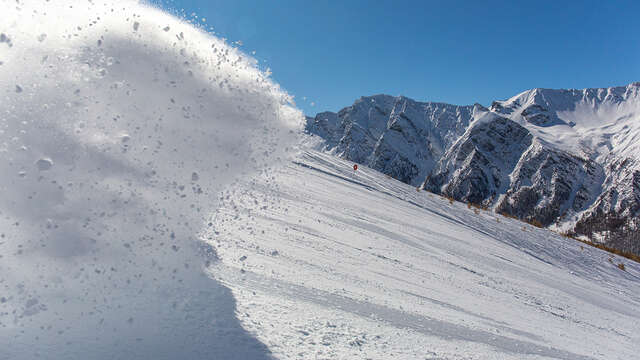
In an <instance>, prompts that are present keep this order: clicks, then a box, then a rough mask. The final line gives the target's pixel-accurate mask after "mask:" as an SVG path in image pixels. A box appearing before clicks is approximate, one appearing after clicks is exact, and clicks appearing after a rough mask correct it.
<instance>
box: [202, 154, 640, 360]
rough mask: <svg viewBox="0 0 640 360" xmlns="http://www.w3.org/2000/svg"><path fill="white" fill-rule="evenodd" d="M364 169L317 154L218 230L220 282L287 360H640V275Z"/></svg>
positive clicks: (608, 258) (236, 209)
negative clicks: (636, 359)
mask: <svg viewBox="0 0 640 360" xmlns="http://www.w3.org/2000/svg"><path fill="white" fill-rule="evenodd" d="M351 165H352V163H351V162H347V161H344V160H341V159H339V158H336V157H333V156H331V155H327V154H324V153H319V152H314V151H309V152H307V153H305V154H303V155H302V156H301V157H300V158H299V159H298V161H296V162H294V163H292V164H291V165H290V166H288V167H286V168H283V169H281V170H279V171H277V172H276V173H273V174H270V175H268V176H262V177H261V178H259V179H255V180H251V181H247V183H246V184H244V185H242V186H239V187H238V188H237V190H234V191H228V192H227V194H226V195H225V197H224V199H225V201H224V204H223V205H224V206H223V207H222V208H221V209H219V210H218V211H217V212H216V213H215V214H213V216H212V222H213V223H214V226H213V227H212V228H211V229H209V230H208V231H207V233H206V236H207V237H209V239H210V240H209V241H210V243H211V244H212V246H214V247H216V249H217V251H218V253H219V254H220V256H221V259H222V261H221V263H218V265H217V266H216V267H215V268H213V269H211V273H212V275H213V276H215V277H216V278H217V279H219V280H220V281H222V282H223V283H225V284H226V285H227V286H229V287H230V288H231V289H233V293H234V295H235V296H236V299H237V301H238V303H237V306H238V313H239V317H240V319H241V321H242V323H243V325H244V326H246V327H247V328H248V329H249V330H251V331H252V332H254V333H256V334H257V337H258V339H260V340H261V341H262V342H264V343H265V344H266V345H267V346H269V348H270V349H271V350H272V351H273V353H274V355H276V356H277V357H280V358H286V359H347V358H353V359H389V358H397V359H609V360H610V359H632V358H636V357H637V354H638V351H639V350H640V348H639V346H638V344H640V331H639V330H640V325H638V324H639V323H640V322H639V321H640V296H639V295H638V294H640V266H639V265H638V264H637V263H633V262H630V261H628V260H626V259H624V258H620V257H618V256H615V255H612V254H609V253H606V252H604V251H601V250H599V249H596V248H592V247H589V246H583V245H582V244H581V243H579V242H577V241H575V240H572V239H568V238H564V237H561V236H559V235H557V234H555V233H553V232H551V231H549V230H545V229H539V228H536V227H533V226H530V225H527V224H524V223H522V222H520V221H517V220H513V219H510V218H505V217H502V216H501V215H497V214H495V213H492V212H488V211H482V210H478V209H475V210H474V209H473V208H467V206H466V205H465V204H462V203H458V202H454V203H449V201H447V200H446V199H445V198H442V197H439V196H436V195H433V194H431V193H428V192H424V191H419V192H418V191H416V188H415V187H411V186H409V185H406V184H404V183H401V182H399V181H396V180H394V179H391V178H390V177H388V176H385V175H383V174H380V173H379V172H377V171H374V170H371V169H369V168H367V167H364V166H363V167H360V168H359V169H358V170H357V171H355V172H354V171H353V170H352V167H351ZM619 263H624V264H625V271H623V270H621V269H619V268H618V267H617V264H619Z"/></svg>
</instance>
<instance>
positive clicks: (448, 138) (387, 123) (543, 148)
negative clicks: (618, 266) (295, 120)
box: [306, 83, 640, 254]
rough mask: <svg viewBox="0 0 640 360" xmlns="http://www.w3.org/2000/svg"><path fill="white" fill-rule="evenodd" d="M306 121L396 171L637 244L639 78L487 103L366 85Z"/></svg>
mask: <svg viewBox="0 0 640 360" xmlns="http://www.w3.org/2000/svg"><path fill="white" fill-rule="evenodd" d="M306 127H307V131H308V132H310V133H312V134H315V135H318V136H320V137H321V138H322V139H324V144H323V148H324V149H328V150H330V151H331V152H332V153H335V154H336V155H339V156H341V157H343V158H345V159H349V160H351V161H354V162H358V163H361V164H366V165H368V166H370V167H371V168H373V169H376V170H378V171H381V172H383V173H385V174H387V175H390V176H392V177H394V178H396V179H398V180H400V181H402V182H405V183H408V184H412V185H421V184H422V185H423V186H424V188H426V189H428V190H430V191H433V192H436V193H441V194H444V195H447V196H450V197H453V198H455V199H458V200H461V201H465V202H472V203H476V204H482V205H484V206H487V207H492V208H493V209H495V210H496V211H499V212H506V213H508V214H510V215H513V216H516V217H518V218H520V219H523V220H528V221H536V222H539V223H541V224H542V225H544V226H550V227H552V228H555V229H557V230H560V231H574V233H575V234H577V235H587V236H588V237H590V238H592V239H594V240H597V241H604V242H607V243H608V244H609V245H610V246H612V247H616V248H618V249H621V250H624V251H631V252H636V253H638V254H640V238H638V237H637V230H638V229H640V223H639V222H638V221H637V219H638V218H639V217H640V83H633V84H629V85H627V86H620V87H611V88H606V89H584V90H551V89H533V90H528V91H525V92H523V93H521V94H519V95H517V96H514V97H513V98H511V99H508V100H505V101H496V102H494V103H493V104H492V106H491V108H490V109H487V108H484V107H482V106H481V105H478V104H476V105H473V106H455V105H448V104H442V103H432V102H426V103H422V102H417V101H414V100H411V99H408V98H406V97H403V96H399V97H393V96H388V95H375V96H369V97H362V98H360V99H358V100H357V101H356V102H355V103H354V104H353V105H352V106H349V107H347V108H344V109H342V110H341V111H339V112H338V113H337V114H336V113H331V112H325V113H320V114H318V115H316V117H315V118H307V126H306Z"/></svg>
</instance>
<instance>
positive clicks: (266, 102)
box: [0, 0, 302, 359]
mask: <svg viewBox="0 0 640 360" xmlns="http://www.w3.org/2000/svg"><path fill="white" fill-rule="evenodd" d="M0 2H1V4H0V7H1V8H2V15H1V21H0V359H3V358H14V359H21V358H34V357H36V356H38V355H40V356H41V357H44V358H48V359H58V358H64V359H103V358H104V359H106V358H109V359H117V358H127V359H135V358H153V359H172V358H173V359H174V358H177V357H184V358H188V359H199V358H216V357H217V358H233V357H234V355H233V354H235V356H236V357H239V358H240V357H242V358H244V357H258V356H257V355H256V354H260V353H261V351H262V350H260V344H259V343H257V342H256V343H255V344H252V343H251V339H250V337H248V336H246V334H244V335H243V330H242V329H241V328H240V327H239V326H238V325H237V324H236V323H237V321H235V316H234V314H233V311H234V306H233V305H234V304H233V298H232V297H231V296H230V294H229V292H228V291H227V290H226V289H224V288H223V287H221V286H220V285H219V284H217V283H216V282H214V281H213V280H211V279H208V278H206V277H205V276H204V275H203V271H202V267H203V266H205V265H203V264H205V263H206V262H207V261H215V251H214V249H211V248H207V247H206V246H205V245H203V244H204V243H202V242H200V241H198V239H197V234H199V233H201V232H202V229H203V227H206V226H207V224H206V223H203V219H204V217H205V216H206V215H207V214H208V213H209V212H210V210H212V208H213V207H215V206H216V202H217V197H218V196H219V193H220V191H221V190H222V189H223V187H225V186H226V185H229V184H230V183H232V182H233V181H234V180H236V179H238V178H239V177H240V176H250V175H252V174H255V173H256V172H258V171H262V170H263V169H265V168H266V167H268V166H271V165H274V164H275V163H277V162H279V161H281V160H282V159H286V158H287V156H288V155H287V154H288V153H290V146H291V144H294V143H295V141H296V138H297V136H298V132H299V130H300V128H301V124H302V114H301V113H300V112H299V111H298V110H296V109H294V107H293V106H292V105H291V101H290V97H289V96H288V95H287V94H286V93H285V92H283V91H282V90H280V89H279V88H278V86H277V85H275V84H274V83H273V82H272V81H271V80H270V79H269V78H268V77H267V75H265V74H263V73H261V72H260V71H259V70H258V69H257V66H256V62H255V60H253V59H251V58H249V57H247V56H246V55H245V54H243V53H242V52H240V51H238V50H237V49H234V48H232V47H230V46H228V45H226V44H225V43H224V41H223V40H220V39H217V38H215V37H212V36H211V35H209V34H206V33H204V32H202V31H200V30H198V29H196V28H195V27H193V26H191V25H189V24H187V23H185V22H183V21H180V20H179V19H176V18H174V17H172V16H170V15H168V14H166V13H164V12H162V11H160V10H157V9H154V8H152V7H149V6H146V5H144V4H139V3H138V2H136V1H122V0H118V1H116V0H112V1H109V0H105V1H99V2H98V1H55V2H53V1H51V2H49V1H47V2H45V1H41V0H33V1H23V0H20V1H15V0H1V1H0ZM203 257H204V258H203ZM234 321H235V322H234ZM243 336H244V337H243ZM238 349H243V350H241V351H240V350H238ZM251 349H253V350H251ZM251 351H254V352H253V353H251ZM216 354H217V355H219V356H216ZM252 354H253V355H252Z"/></svg>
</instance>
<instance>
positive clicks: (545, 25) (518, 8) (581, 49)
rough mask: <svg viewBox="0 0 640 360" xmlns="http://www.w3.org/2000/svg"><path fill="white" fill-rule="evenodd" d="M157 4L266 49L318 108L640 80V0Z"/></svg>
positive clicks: (310, 111) (264, 60)
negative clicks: (365, 100)
mask: <svg viewBox="0 0 640 360" xmlns="http://www.w3.org/2000/svg"><path fill="white" fill-rule="evenodd" d="M152 2H153V3H156V4H160V6H162V7H164V8H167V9H170V10H171V11H173V12H178V13H180V14H183V13H184V14H186V16H187V17H188V18H191V14H192V13H195V14H197V16H198V17H199V18H203V17H204V18H206V24H207V27H213V31H214V32H215V33H216V35H218V36H221V37H225V38H227V39H229V40H230V41H238V40H239V41H241V42H242V43H243V45H242V46H241V48H242V49H243V50H244V51H246V52H247V53H250V52H252V51H255V52H256V54H255V57H256V58H257V59H259V60H260V63H261V65H262V66H263V67H265V68H266V67H269V68H271V71H272V72H273V78H274V79H275V80H276V81H277V82H278V83H280V85H281V86H282V87H283V88H285V89H286V90H287V91H288V92H289V93H290V94H292V95H295V99H296V104H297V105H298V107H300V108H301V109H302V110H303V111H304V112H305V113H306V114H307V115H315V113H316V112H320V111H325V110H332V111H336V110H339V109H340V108H342V107H345V106H348V105H351V104H352V103H353V101H354V100H355V99H357V98H359V97H360V96H363V95H372V94H379V93H386V94H391V95H405V96H408V97H411V98H414V99H416V100H429V101H442V102H447V103H452V104H460V105H463V104H473V103H475V102H478V103H481V104H484V105H488V104H490V103H491V101H493V100H499V99H505V98H508V97H510V96H512V95H515V94H517V93H518V92H520V91H523V90H526V89H529V88H534V87H544V88H585V87H607V86H614V85H626V84H627V83H630V82H633V81H640V20H639V18H638V14H640V2H639V1H621V0H610V1H591V0H585V1H569V0H566V1H562V0H555V1H546V0H537V1H458V0H447V1H427V0H423V1H417V0H416V1H408V0H395V1H391V0H363V1H360V0H343V1H338V0H334V1H321V0H316V1H311V0H308V1H307V0H252V1H249V0H246V1H245V0H206V1H205V0H155V1H152ZM183 9H184V10H183ZM199 20H200V19H199ZM303 97H306V98H307V100H304V99H303ZM312 102H313V103H314V104H315V105H314V106H312Z"/></svg>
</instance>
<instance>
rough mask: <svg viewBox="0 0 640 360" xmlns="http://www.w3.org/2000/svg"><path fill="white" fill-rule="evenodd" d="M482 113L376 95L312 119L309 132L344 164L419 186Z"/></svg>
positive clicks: (465, 107)
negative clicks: (359, 165) (346, 161)
mask: <svg viewBox="0 0 640 360" xmlns="http://www.w3.org/2000/svg"><path fill="white" fill-rule="evenodd" d="M480 108H481V106H479V105H476V106H455V105H448V104H441V103H420V102H417V101H414V100H411V99H408V98H405V97H393V96H388V95H376V96H370V97H363V98H360V99H359V100H357V101H356V102H355V103H354V104H353V105H352V106H350V107H347V108H344V109H342V110H340V111H339V112H338V113H337V114H336V113H331V112H324V113H320V114H318V115H317V116H316V117H315V118H308V121H307V130H308V131H309V132H310V133H312V134H315V135H318V136H320V137H322V138H323V139H325V142H326V149H328V150H331V151H333V152H335V153H336V154H337V155H339V156H341V157H343V158H345V159H349V160H351V161H354V162H357V163H361V164H365V165H367V166H369V167H371V168H373V169H376V170H378V171H380V172H382V173H385V174H387V175H390V176H393V177H394V178H396V179H399V180H401V181H403V182H406V183H408V184H413V185H418V184H420V183H422V182H423V181H424V178H425V177H426V176H427V174H429V173H430V171H431V169H432V168H433V167H434V166H435V164H436V162H437V161H438V160H439V159H440V157H441V156H442V155H443V154H444V151H445V149H447V148H448V147H450V146H451V144H452V143H453V142H454V141H455V140H456V139H457V138H458V137H460V136H461V135H462V134H463V133H464V131H465V130H466V129H467V127H468V126H469V122H470V121H471V120H472V118H473V113H474V111H476V110H477V109H480Z"/></svg>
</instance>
